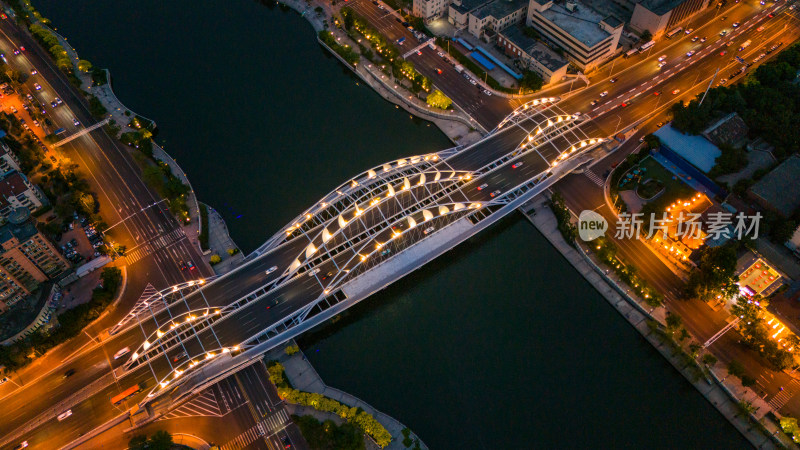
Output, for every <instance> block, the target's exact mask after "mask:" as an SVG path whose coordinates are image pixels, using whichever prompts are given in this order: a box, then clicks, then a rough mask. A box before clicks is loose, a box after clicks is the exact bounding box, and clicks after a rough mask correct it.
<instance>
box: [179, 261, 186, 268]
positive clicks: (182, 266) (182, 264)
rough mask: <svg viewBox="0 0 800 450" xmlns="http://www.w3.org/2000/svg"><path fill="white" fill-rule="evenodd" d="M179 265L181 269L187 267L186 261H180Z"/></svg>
mask: <svg viewBox="0 0 800 450" xmlns="http://www.w3.org/2000/svg"><path fill="white" fill-rule="evenodd" d="M180 267H181V270H186V269H187V266H186V263H185V262H184V261H181V264H180Z"/></svg>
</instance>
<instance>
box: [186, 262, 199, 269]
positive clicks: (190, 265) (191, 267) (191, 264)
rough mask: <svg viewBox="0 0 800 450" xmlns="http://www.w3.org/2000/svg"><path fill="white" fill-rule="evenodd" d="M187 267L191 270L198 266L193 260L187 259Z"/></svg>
mask: <svg viewBox="0 0 800 450" xmlns="http://www.w3.org/2000/svg"><path fill="white" fill-rule="evenodd" d="M186 267H188V268H189V270H197V266H195V265H194V263H193V262H191V261H186Z"/></svg>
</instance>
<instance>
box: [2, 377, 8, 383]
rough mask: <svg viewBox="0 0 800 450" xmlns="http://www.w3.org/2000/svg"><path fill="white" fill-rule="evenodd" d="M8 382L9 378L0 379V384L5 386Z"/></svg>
mask: <svg viewBox="0 0 800 450" xmlns="http://www.w3.org/2000/svg"><path fill="white" fill-rule="evenodd" d="M9 380H10V378H8V377H3V378H0V384H6V383H7V382H8V381H9Z"/></svg>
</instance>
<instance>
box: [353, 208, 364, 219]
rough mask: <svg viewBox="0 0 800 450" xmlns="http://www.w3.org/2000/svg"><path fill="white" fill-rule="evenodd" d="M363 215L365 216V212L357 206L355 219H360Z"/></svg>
mask: <svg viewBox="0 0 800 450" xmlns="http://www.w3.org/2000/svg"><path fill="white" fill-rule="evenodd" d="M361 214H364V211H363V210H362V209H361V208H359V207H358V206H356V213H355V216H354V217H358V216H360V215H361Z"/></svg>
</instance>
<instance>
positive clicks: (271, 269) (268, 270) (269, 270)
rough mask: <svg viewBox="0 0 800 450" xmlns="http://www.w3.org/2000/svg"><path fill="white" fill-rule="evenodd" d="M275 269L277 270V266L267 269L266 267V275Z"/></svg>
mask: <svg viewBox="0 0 800 450" xmlns="http://www.w3.org/2000/svg"><path fill="white" fill-rule="evenodd" d="M276 270H278V266H272V267H270V268H269V269H267V275H269V274H271V273H272V272H275V271H276Z"/></svg>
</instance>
